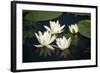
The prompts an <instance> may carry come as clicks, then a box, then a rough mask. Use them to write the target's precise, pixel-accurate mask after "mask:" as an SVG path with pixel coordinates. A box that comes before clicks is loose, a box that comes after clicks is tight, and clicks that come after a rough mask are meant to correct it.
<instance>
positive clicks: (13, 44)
mask: <svg viewBox="0 0 100 73" xmlns="http://www.w3.org/2000/svg"><path fill="white" fill-rule="evenodd" d="M17 4H36V5H50V6H69V7H84V8H95V9H96V33H95V35H96V40H95V41H96V65H86V66H74V67H54V68H39V69H23V70H17V69H16V65H17V64H16V63H17V62H16V60H17V59H16V54H17V53H16V5H17ZM97 66H98V6H90V5H76V4H75V5H74V4H58V3H44V2H28V1H11V71H12V72H25V71H42V70H56V69H73V68H90V67H97Z"/></svg>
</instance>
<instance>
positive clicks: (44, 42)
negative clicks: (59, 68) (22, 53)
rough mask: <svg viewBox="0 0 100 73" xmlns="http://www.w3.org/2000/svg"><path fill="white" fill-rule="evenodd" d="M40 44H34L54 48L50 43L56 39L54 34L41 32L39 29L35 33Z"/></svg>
mask: <svg viewBox="0 0 100 73" xmlns="http://www.w3.org/2000/svg"><path fill="white" fill-rule="evenodd" d="M35 35H36V37H37V39H38V41H39V43H40V45H35V46H36V47H44V46H45V47H48V48H50V49H54V48H53V47H52V46H51V45H50V44H51V43H52V42H53V41H54V40H55V39H56V36H55V35H53V36H52V35H51V34H50V33H49V32H48V31H45V32H44V33H43V34H42V32H41V31H39V32H38V34H37V33H35Z"/></svg>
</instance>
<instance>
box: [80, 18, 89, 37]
mask: <svg viewBox="0 0 100 73" xmlns="http://www.w3.org/2000/svg"><path fill="white" fill-rule="evenodd" d="M78 27H79V33H80V34H81V35H83V36H85V37H87V38H91V21H90V20H81V21H79V22H78Z"/></svg>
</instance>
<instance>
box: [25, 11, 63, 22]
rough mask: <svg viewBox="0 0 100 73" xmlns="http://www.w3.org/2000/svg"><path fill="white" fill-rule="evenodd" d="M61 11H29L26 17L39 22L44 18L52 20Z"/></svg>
mask: <svg viewBox="0 0 100 73" xmlns="http://www.w3.org/2000/svg"><path fill="white" fill-rule="evenodd" d="M61 14H62V13H61V12H50V11H29V12H28V13H27V14H26V15H25V17H24V19H26V20H29V21H33V22H37V21H44V20H51V19H54V18H57V17H58V16H60V15H61Z"/></svg>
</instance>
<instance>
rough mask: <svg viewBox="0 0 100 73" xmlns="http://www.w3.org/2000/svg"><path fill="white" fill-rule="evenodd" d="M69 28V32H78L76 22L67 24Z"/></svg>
mask: <svg viewBox="0 0 100 73" xmlns="http://www.w3.org/2000/svg"><path fill="white" fill-rule="evenodd" d="M69 30H70V32H71V33H77V32H78V26H77V24H75V25H73V24H72V25H71V26H69Z"/></svg>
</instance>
